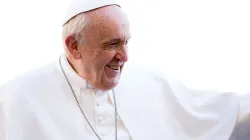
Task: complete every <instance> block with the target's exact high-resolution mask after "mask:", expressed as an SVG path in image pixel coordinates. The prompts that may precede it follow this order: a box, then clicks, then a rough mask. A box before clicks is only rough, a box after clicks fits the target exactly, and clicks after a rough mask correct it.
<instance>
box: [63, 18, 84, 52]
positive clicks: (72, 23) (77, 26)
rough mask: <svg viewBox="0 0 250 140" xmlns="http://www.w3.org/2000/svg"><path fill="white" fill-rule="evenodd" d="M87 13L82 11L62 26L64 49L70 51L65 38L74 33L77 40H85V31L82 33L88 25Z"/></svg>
mask: <svg viewBox="0 0 250 140" xmlns="http://www.w3.org/2000/svg"><path fill="white" fill-rule="evenodd" d="M87 17H88V16H87V14H86V13H80V14H78V15H76V16H75V17H73V18H72V19H70V20H69V21H68V22H67V23H65V24H64V25H63V27H62V41H63V44H64V45H63V46H64V50H65V51H66V52H68V50H67V47H66V45H65V43H64V41H65V39H66V38H67V37H68V36H70V35H74V36H75V39H76V41H77V42H79V43H80V44H81V43H83V41H84V33H81V32H82V31H83V29H84V27H85V26H86V25H87V22H88V18H87Z"/></svg>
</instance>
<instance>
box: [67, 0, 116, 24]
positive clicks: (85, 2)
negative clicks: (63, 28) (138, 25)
mask: <svg viewBox="0 0 250 140" xmlns="http://www.w3.org/2000/svg"><path fill="white" fill-rule="evenodd" d="M107 5H117V6H119V7H121V4H120V2H119V0H70V5H69V7H68V9H67V11H66V13H65V17H64V19H63V23H62V25H64V24H65V23H66V22H67V21H69V20H70V19H71V18H73V17H74V16H76V15H78V14H80V13H83V12H87V11H90V10H94V9H97V8H100V7H104V6H107Z"/></svg>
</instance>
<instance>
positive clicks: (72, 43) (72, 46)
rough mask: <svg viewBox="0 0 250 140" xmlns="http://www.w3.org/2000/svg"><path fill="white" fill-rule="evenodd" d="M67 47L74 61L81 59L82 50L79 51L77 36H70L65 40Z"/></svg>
mask: <svg viewBox="0 0 250 140" xmlns="http://www.w3.org/2000/svg"><path fill="white" fill-rule="evenodd" d="M65 45H66V47H67V49H68V52H69V53H70V55H71V56H72V57H73V58H74V59H77V60H78V59H80V57H81V54H80V49H79V45H78V42H77V40H76V38H75V35H69V36H68V37H67V38H66V39H65Z"/></svg>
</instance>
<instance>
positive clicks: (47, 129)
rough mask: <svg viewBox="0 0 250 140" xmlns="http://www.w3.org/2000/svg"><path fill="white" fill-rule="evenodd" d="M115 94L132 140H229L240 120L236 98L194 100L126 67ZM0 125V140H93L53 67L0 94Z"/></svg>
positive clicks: (159, 78)
mask: <svg viewBox="0 0 250 140" xmlns="http://www.w3.org/2000/svg"><path fill="white" fill-rule="evenodd" d="M73 81H75V82H76V81H77V78H76V79H74V80H73ZM72 83H74V82H72ZM76 84H82V83H78V82H76ZM82 85H86V83H85V84H82ZM76 90H77V89H76ZM114 91H115V94H116V100H117V108H118V113H119V116H120V118H121V120H122V122H123V124H124V127H125V128H126V130H127V132H128V133H129V135H130V136H131V138H132V139H133V140H154V139H155V140H167V139H170V140H228V139H229V137H230V135H231V133H232V131H233V129H234V127H235V123H236V121H237V116H238V115H239V114H238V113H239V102H238V99H237V100H235V94H231V93H225V94H222V93H221V94H216V93H215V92H208V93H210V94H206V95H205V94H204V95H203V94H202V93H205V92H199V94H198V93H197V92H196V91H194V90H190V89H188V88H186V87H185V86H183V85H182V84H181V83H180V82H178V81H176V80H174V79H172V78H171V77H164V76H163V75H160V74H157V73H154V72H152V71H148V70H146V69H144V68H140V67H138V66H134V65H130V64H129V63H128V64H126V66H125V69H124V71H123V75H122V77H121V79H120V83H119V85H118V86H117V87H116V88H115V89H114ZM85 93H87V92H84V94H85ZM88 95H89V94H88ZM109 97H110V99H112V98H111V96H109ZM104 99H105V100H106V97H104ZM242 99H244V100H246V101H247V100H248V101H249V99H248V98H242ZM111 101H112V102H113V100H111ZM89 107H91V106H89ZM92 107H95V105H94V104H93V106H92ZM89 114H91V113H89ZM110 118H111V117H110ZM93 121H95V120H93ZM0 124H1V125H0V140H83V139H88V140H97V139H96V138H95V137H94V135H92V136H90V134H91V133H90V132H89V131H90V129H89V127H88V125H87V123H86V121H85V120H84V118H83V117H82V114H81V112H80V110H79V107H78V106H77V104H76V102H75V100H74V97H73V96H72V93H71V91H70V88H69V87H68V85H67V82H66V81H65V79H64V77H63V74H62V71H61V70H60V68H59V63H58V61H57V62H56V63H52V64H49V65H46V66H45V67H42V68H39V69H37V70H34V71H31V72H29V73H27V74H24V75H23V76H20V77H18V78H16V79H15V80H13V81H11V82H10V83H8V84H6V85H4V86H3V87H2V88H1V90H0ZM99 128H101V127H99ZM111 129H112V128H111ZM111 129H110V130H111ZM107 130H109V129H107ZM107 135H108V132H107ZM110 135H112V134H111V133H110Z"/></svg>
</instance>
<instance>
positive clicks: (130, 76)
mask: <svg viewBox="0 0 250 140" xmlns="http://www.w3.org/2000/svg"><path fill="white" fill-rule="evenodd" d="M168 80H170V79H169V77H168V75H167V73H164V72H163V71H161V70H160V69H158V68H153V67H150V66H145V65H139V64H135V63H130V64H129V65H126V66H125V68H124V71H123V73H122V76H121V80H120V82H121V83H123V84H126V85H128V84H129V83H132V84H133V83H137V84H138V85H137V86H140V85H141V86H143V85H145V84H150V85H152V84H156V86H159V85H160V84H161V83H163V82H164V84H167V82H168Z"/></svg>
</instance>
